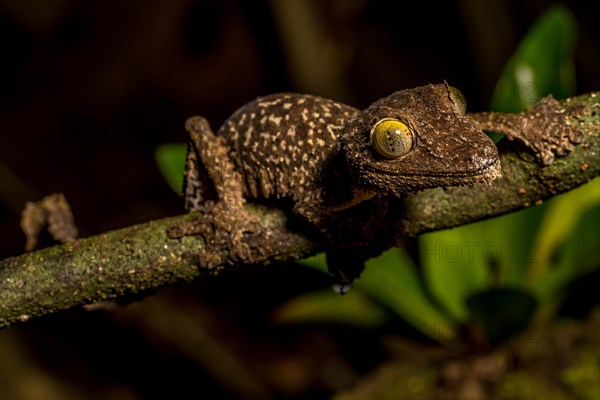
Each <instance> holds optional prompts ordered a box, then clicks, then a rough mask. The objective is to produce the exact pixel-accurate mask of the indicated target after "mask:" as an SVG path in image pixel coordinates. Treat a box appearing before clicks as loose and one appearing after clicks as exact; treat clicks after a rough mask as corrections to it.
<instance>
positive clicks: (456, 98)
mask: <svg viewBox="0 0 600 400" xmlns="http://www.w3.org/2000/svg"><path fill="white" fill-rule="evenodd" d="M448 90H449V91H450V100H452V103H453V104H454V108H456V111H458V113H459V114H460V115H465V113H466V112H467V101H466V100H465V96H463V94H462V93H461V92H460V90H458V89H457V88H455V87H454V86H450V85H448Z"/></svg>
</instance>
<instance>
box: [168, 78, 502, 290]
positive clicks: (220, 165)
mask: <svg viewBox="0 0 600 400" xmlns="http://www.w3.org/2000/svg"><path fill="white" fill-rule="evenodd" d="M384 118H394V119H397V120H400V121H401V122H403V123H404V124H405V125H407V126H408V127H409V128H410V131H411V132H412V137H413V140H414V141H413V145H412V148H411V149H410V151H409V152H408V154H406V155H405V156H402V157H399V158H397V159H385V158H383V157H381V156H380V155H379V154H378V153H377V151H375V150H374V149H373V147H372V146H371V142H370V135H371V128H372V127H373V125H374V124H375V123H377V122H378V121H380V120H382V119H384ZM186 129H187V130H188V131H189V132H190V135H191V145H190V148H189V151H188V158H187V168H186V179H185V204H186V208H187V210H188V211H190V212H193V211H202V212H203V213H204V217H203V219H202V220H201V221H199V222H198V223H197V224H193V225H187V226H177V227H174V228H173V229H172V231H171V235H172V236H181V235H190V234H199V235H202V236H203V237H204V239H205V242H206V248H205V252H204V254H205V256H204V257H203V258H202V259H201V260H200V265H201V267H205V268H212V267H214V266H215V265H218V264H219V263H221V257H220V256H219V254H220V251H222V249H223V248H227V249H230V255H229V259H228V260H227V261H229V262H231V263H235V262H244V263H252V262H253V260H254V259H256V258H257V257H256V256H257V255H259V254H261V253H263V252H264V251H265V249H261V248H260V245H259V244H257V243H260V240H253V239H252V238H253V237H256V236H257V235H258V236H260V235H261V234H265V231H266V230H264V229H262V228H261V226H260V223H259V222H258V221H257V220H256V219H254V218H253V217H251V216H249V215H248V214H247V212H246V211H245V209H244V208H243V204H244V203H245V201H259V202H263V201H267V202H271V203H276V204H277V205H278V206H280V207H282V208H285V209H288V210H289V211H290V213H291V214H292V215H293V217H294V218H293V220H295V221H298V222H300V223H301V224H303V225H304V226H305V227H306V228H307V229H308V230H309V232H312V234H313V235H314V236H315V237H316V238H320V240H323V241H324V242H325V243H327V244H328V248H329V249H330V250H329V251H328V253H327V256H328V264H329V269H330V271H331V272H333V274H334V275H335V276H336V279H337V281H338V283H339V284H340V285H341V286H339V287H338V290H340V291H341V292H344V291H345V290H347V288H349V287H350V284H351V282H352V281H353V280H354V279H355V278H357V277H358V276H359V275H360V272H361V271H362V269H363V266H364V262H365V260H367V259H368V258H371V257H374V256H376V255H378V254H379V253H381V252H382V251H383V250H385V249H387V248H389V247H391V246H393V245H394V244H395V243H396V241H397V237H396V234H395V232H394V226H393V225H392V224H390V223H388V222H389V221H393V220H394V218H393V215H396V214H398V213H400V212H401V205H400V204H401V203H400V202H399V201H398V199H400V198H401V197H402V196H403V194H405V193H409V192H415V191H418V190H423V189H429V188H435V187H447V186H456V185H467V184H473V183H475V182H481V181H486V182H490V181H492V180H494V179H496V178H497V177H499V176H500V162H499V157H498V152H497V150H496V147H495V146H494V144H493V143H492V141H491V140H490V139H489V138H488V137H487V136H486V135H485V134H484V133H483V132H482V131H481V130H480V129H479V128H478V127H477V125H475V124H474V123H473V121H471V120H470V119H469V118H468V117H466V116H465V115H464V109H461V108H460V107H457V104H456V102H455V101H454V100H453V97H452V92H451V90H450V87H449V86H448V85H447V84H438V85H428V86H423V87H418V88H415V89H410V90H402V91H398V92H396V93H393V94H392V95H390V96H388V97H386V98H383V99H381V100H379V101H377V102H375V103H373V104H372V105H371V106H370V107H368V108H367V109H365V110H363V111H359V110H357V109H355V108H353V107H350V106H347V105H344V104H341V103H338V102H335V101H333V100H328V99H324V98H321V97H317V96H311V95H301V94H289V93H284V94H276V95H270V96H266V97H262V98H259V99H257V100H255V101H252V102H250V103H248V104H246V105H244V106H243V107H241V108H240V109H239V110H238V111H236V112H235V113H234V114H233V115H232V116H231V117H230V118H228V119H227V121H225V123H224V124H223V126H222V127H221V128H220V129H219V130H218V132H217V134H216V135H215V134H214V133H213V132H212V131H211V130H210V127H209V125H208V122H207V121H206V120H205V119H204V118H201V117H192V118H190V119H189V120H188V121H187V123H186Z"/></svg>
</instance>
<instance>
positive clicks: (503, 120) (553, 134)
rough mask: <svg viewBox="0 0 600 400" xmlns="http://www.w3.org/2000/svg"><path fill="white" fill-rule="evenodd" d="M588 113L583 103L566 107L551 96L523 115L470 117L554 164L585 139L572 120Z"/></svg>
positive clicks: (494, 114)
mask: <svg viewBox="0 0 600 400" xmlns="http://www.w3.org/2000/svg"><path fill="white" fill-rule="evenodd" d="M584 114H585V109H584V108H582V107H580V106H571V107H568V106H567V107H564V106H563V105H562V104H561V103H560V102H558V101H556V100H555V99H554V98H553V97H552V96H547V97H544V98H543V99H541V100H540V101H539V102H538V103H537V104H536V105H535V107H533V108H532V109H531V110H530V111H527V112H525V113H522V114H501V113H496V112H483V113H474V114H470V116H471V118H472V119H473V120H474V121H475V122H477V123H478V124H479V126H480V128H481V129H483V130H486V131H491V132H496V133H500V134H503V135H506V137H507V138H508V139H509V140H514V141H516V142H519V143H521V144H522V145H524V146H525V147H527V148H528V149H530V150H531V151H532V152H533V153H534V156H535V158H536V159H537V161H538V162H539V163H540V164H542V165H550V164H552V162H553V161H554V158H555V157H556V156H558V157H562V156H566V155H567V154H569V153H570V152H571V151H573V149H574V147H575V145H577V144H579V143H581V142H582V141H583V139H584V136H583V134H582V133H581V132H580V131H579V130H578V129H577V128H576V126H574V125H572V124H569V123H568V121H569V118H576V119H578V118H581V117H582V116H583V115H584Z"/></svg>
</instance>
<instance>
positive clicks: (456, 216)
mask: <svg viewBox="0 0 600 400" xmlns="http://www.w3.org/2000/svg"><path fill="white" fill-rule="evenodd" d="M565 102H569V105H575V104H581V105H585V106H586V107H587V108H586V115H585V117H584V118H579V119H574V118H571V119H569V124H577V127H578V129H579V130H580V131H581V132H582V133H583V134H584V135H585V139H584V142H583V143H582V144H580V145H578V146H576V147H575V149H574V150H573V152H572V153H571V154H569V155H568V156H567V157H563V158H559V159H557V160H556V161H555V162H554V163H553V164H551V165H550V166H546V167H541V166H540V165H538V164H537V163H536V162H535V161H534V160H533V157H531V156H529V155H527V154H525V153H519V152H518V150H517V151H515V150H513V149H512V148H511V147H510V143H506V142H507V141H503V142H501V144H500V146H499V150H500V153H501V162H502V173H503V178H501V179H500V180H498V181H496V182H494V184H493V185H487V184H478V185H474V186H473V187H458V188H450V189H448V190H446V191H444V190H441V189H434V190H427V191H423V192H421V193H418V194H415V195H410V196H407V197H406V199H405V208H406V212H405V213H404V215H403V216H402V218H401V219H400V220H398V221H396V224H397V228H398V231H399V233H400V235H401V236H416V235H418V234H420V233H423V232H427V231H432V230H438V229H444V228H449V227H455V226H460V225H463V224H466V223H469V222H473V221H477V220H481V219H485V218H489V217H493V216H497V215H501V214H505V213H508V212H511V211H516V210H519V209H522V208H525V207H529V206H531V205H534V204H538V203H539V202H541V201H542V200H544V199H547V198H549V197H552V196H554V195H556V194H559V193H562V192H565V191H567V190H570V189H573V188H575V187H577V186H580V185H582V184H584V183H586V182H587V181H589V180H591V179H592V178H594V177H596V176H598V175H600V162H599V161H598V160H599V157H598V154H600V143H599V142H600V139H599V136H600V93H591V94H587V95H583V96H579V97H575V98H571V99H568V100H565ZM588 111H589V112H588ZM247 207H248V210H249V212H251V213H254V214H256V215H258V217H259V218H260V220H261V221H262V223H263V225H264V226H265V227H266V228H267V232H268V234H267V235H266V237H265V238H264V240H265V248H268V249H270V251H269V252H268V253H269V254H264V255H263V256H261V263H265V264H266V263H270V262H274V261H291V260H297V259H300V258H303V257H306V256H308V255H310V254H314V253H316V252H319V251H323V250H324V247H323V246H322V245H319V244H317V243H314V242H312V241H311V239H310V238H308V237H306V236H304V235H302V234H301V233H299V232H295V231H292V230H290V229H288V228H287V225H286V222H287V219H286V215H285V214H284V213H283V212H282V211H281V210H278V209H274V208H267V207H264V206H257V205H251V204H250V205H247ZM193 218H201V216H200V215H198V214H188V215H180V216H177V217H173V218H167V219H163V220H159V221H151V222H148V223H144V224H140V225H136V226H131V227H127V228H123V229H119V230H116V231H111V232H107V233H104V234H101V235H97V236H93V237H90V238H86V239H81V240H79V241H78V242H76V243H72V244H65V245H61V246H55V247H51V248H47V249H43V250H40V251H36V252H31V253H26V254H23V255H21V256H18V257H13V258H9V259H6V260H2V261H0V327H6V326H8V325H10V324H11V323H14V322H17V321H26V320H28V319H30V318H32V317H37V316H42V315H46V314H50V313H53V312H56V311H59V310H63V309H67V308H70V307H74V306H78V305H82V304H88V303H92V302H96V301H100V300H109V299H116V298H118V297H121V296H125V295H131V294H135V293H143V292H146V291H149V290H153V289H156V288H159V287H161V286H164V285H169V284H173V283H176V282H181V281H187V280H191V279H193V278H195V277H198V276H202V275H209V274H216V273H218V272H219V271H220V270H222V269H224V268H238V267H241V266H233V265H221V266H219V267H217V268H215V269H213V270H210V271H209V270H201V269H199V268H198V267H197V265H198V263H197V260H198V257H199V255H200V254H201V252H202V249H203V242H202V239H200V238H198V237H183V238H181V239H171V238H169V237H168V236H167V228H168V227H169V226H171V225H173V224H174V223H177V222H181V221H185V220H188V219H193ZM261 247H262V246H261ZM223 252H224V253H227V249H223ZM222 259H224V260H225V259H227V257H222Z"/></svg>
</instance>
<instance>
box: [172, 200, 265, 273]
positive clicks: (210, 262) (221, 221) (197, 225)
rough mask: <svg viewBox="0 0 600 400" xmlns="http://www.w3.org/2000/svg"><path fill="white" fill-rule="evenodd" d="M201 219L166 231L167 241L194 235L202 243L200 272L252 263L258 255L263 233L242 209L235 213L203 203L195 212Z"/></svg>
mask: <svg viewBox="0 0 600 400" xmlns="http://www.w3.org/2000/svg"><path fill="white" fill-rule="evenodd" d="M199 211H200V212H201V217H199V218H197V219H192V220H190V221H188V222H182V223H178V224H175V225H173V226H171V227H169V231H168V235H169V237H171V238H179V237H183V236H192V235H198V236H201V237H202V238H203V240H204V248H203V250H202V253H201V254H200V257H199V264H200V267H201V268H206V269H213V268H215V267H217V266H219V265H222V264H225V263H227V264H245V263H253V262H254V261H253V260H254V258H256V257H255V254H257V255H258V254H261V253H262V252H261V251H260V248H259V247H260V246H258V244H259V243H260V242H261V237H262V236H263V235H264V229H263V227H262V225H261V223H260V221H258V220H257V219H256V218H254V217H252V216H250V215H248V213H247V212H246V211H245V210H244V209H243V208H242V210H241V211H238V212H235V211H234V210H232V209H229V208H227V207H226V206H224V205H223V204H222V203H220V202H214V201H207V202H206V203H204V204H203V205H202V207H201V209H200V210H199Z"/></svg>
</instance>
